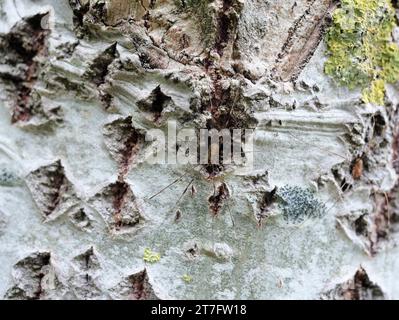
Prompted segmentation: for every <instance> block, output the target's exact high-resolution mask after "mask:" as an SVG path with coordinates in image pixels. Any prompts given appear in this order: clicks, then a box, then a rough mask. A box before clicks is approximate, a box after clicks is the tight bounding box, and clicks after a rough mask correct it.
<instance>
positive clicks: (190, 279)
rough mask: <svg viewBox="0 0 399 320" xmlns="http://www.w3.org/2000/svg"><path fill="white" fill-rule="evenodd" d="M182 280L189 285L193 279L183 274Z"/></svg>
mask: <svg viewBox="0 0 399 320" xmlns="http://www.w3.org/2000/svg"><path fill="white" fill-rule="evenodd" d="M182 280H183V281H184V282H186V283H191V282H192V281H193V277H192V276H190V275H188V274H183V276H182Z"/></svg>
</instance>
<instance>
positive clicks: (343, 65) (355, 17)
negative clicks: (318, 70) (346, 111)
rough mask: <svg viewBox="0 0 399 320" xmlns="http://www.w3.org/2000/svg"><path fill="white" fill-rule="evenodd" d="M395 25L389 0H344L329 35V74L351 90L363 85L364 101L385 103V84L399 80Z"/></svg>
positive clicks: (398, 53)
mask: <svg viewBox="0 0 399 320" xmlns="http://www.w3.org/2000/svg"><path fill="white" fill-rule="evenodd" d="M395 26H396V22H395V11H394V9H393V7H392V4H391V3H390V1H388V0H341V6H340V8H338V9H336V10H335V12H334V14H333V24H332V27H331V28H330V30H329V32H328V34H327V49H328V54H329V57H328V60H327V62H326V64H325V72H326V74H328V75H329V76H331V77H333V78H334V79H335V80H336V81H337V83H338V84H340V85H343V86H347V87H348V88H350V89H354V88H356V87H360V88H362V89H363V101H364V102H365V103H373V104H378V105H382V104H383V103H384V96H385V85H386V83H394V82H396V81H397V80H399V47H398V45H397V44H395V43H393V42H392V31H393V29H394V27H395Z"/></svg>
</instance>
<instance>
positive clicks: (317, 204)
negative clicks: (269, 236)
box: [277, 185, 326, 224]
mask: <svg viewBox="0 0 399 320" xmlns="http://www.w3.org/2000/svg"><path fill="white" fill-rule="evenodd" d="M277 197H278V198H279V200H278V206H279V208H280V210H281V212H282V215H283V218H284V220H285V221H286V222H287V223H290V224H300V223H302V222H304V221H306V220H307V219H314V218H320V217H322V216H323V215H324V214H325V212H326V207H325V205H324V203H322V202H321V201H320V200H318V199H317V198H316V197H315V194H314V193H313V192H312V191H311V190H310V189H306V188H303V187H299V186H289V185H286V186H284V187H282V188H279V189H278V190H277Z"/></svg>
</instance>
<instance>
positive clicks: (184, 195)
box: [0, 0, 399, 299]
mask: <svg viewBox="0 0 399 320" xmlns="http://www.w3.org/2000/svg"><path fill="white" fill-rule="evenodd" d="M378 1H380V2H381V3H382V2H384V3H390V2H389V1H388V0H386V1H387V2H385V0H378ZM392 3H394V2H392ZM395 3H396V2H395ZM389 5H390V6H391V4H389ZM341 6H342V3H341V2H340V1H334V0H312V1H309V0H296V1H294V0H286V1H278V0H270V1H266V0H0V51H1V55H0V279H1V281H0V296H1V297H2V298H4V299H398V298H399V278H398V277H397V276H396V274H397V273H398V271H399V259H398V255H399V249H398V247H397V246H396V241H397V238H398V230H399V224H398V221H399V179H398V177H399V122H398V117H399V114H398V106H399V87H398V84H397V83H396V82H395V81H392V82H393V83H386V84H385V93H384V96H383V98H384V99H383V100H384V103H383V105H379V104H378V105H377V104H376V103H365V102H364V101H365V99H364V98H363V99H362V88H359V87H354V88H348V87H346V86H343V85H342V84H340V83H338V81H336V79H334V78H332V77H331V76H329V75H327V74H326V73H325V64H326V61H327V59H328V57H329V53H328V47H327V44H326V42H327V34H328V30H329V28H330V27H331V25H332V23H333V15H334V12H335V10H337V8H340V7H341ZM392 6H394V4H392ZM392 8H393V9H392V10H396V9H395V8H394V7H392ZM385 14H388V13H385ZM398 30H399V29H398V28H397V27H395V28H393V32H392V39H389V41H391V42H392V43H397V42H398V41H399V36H398V35H399V33H398ZM353 63H359V62H356V61H354V62H353ZM370 90H371V89H370ZM379 98H381V95H380V96H379ZM171 121H174V122H176V125H177V129H178V131H179V130H181V129H184V128H195V129H196V130H199V129H201V128H208V129H216V130H222V129H229V130H230V129H252V130H254V135H253V139H254V147H253V150H251V151H247V154H245V151H243V152H242V153H243V154H244V155H245V156H246V157H247V158H248V159H249V158H251V157H252V158H253V167H247V166H243V165H235V164H220V165H212V164H198V165H193V164H170V163H166V164H163V165H153V164H149V163H148V162H147V161H146V159H147V157H148V150H149V147H150V143H149V142H148V141H147V140H146V135H147V133H148V132H149V131H150V130H153V129H158V130H160V132H163V133H165V136H168V125H169V123H170V122H171ZM179 147H181V146H179V145H178V147H177V148H179ZM175 149H176V148H175Z"/></svg>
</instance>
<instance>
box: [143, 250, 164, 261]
mask: <svg viewBox="0 0 399 320" xmlns="http://www.w3.org/2000/svg"><path fill="white" fill-rule="evenodd" d="M143 260H144V261H145V262H148V263H156V262H159V261H160V260H161V255H160V254H159V253H157V252H153V251H152V250H151V249H149V248H145V249H144V256H143Z"/></svg>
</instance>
